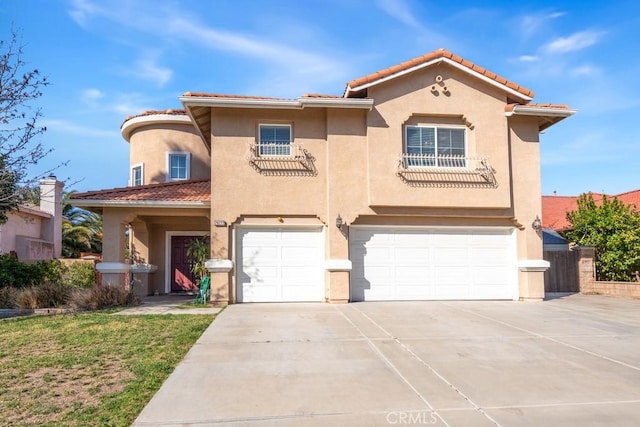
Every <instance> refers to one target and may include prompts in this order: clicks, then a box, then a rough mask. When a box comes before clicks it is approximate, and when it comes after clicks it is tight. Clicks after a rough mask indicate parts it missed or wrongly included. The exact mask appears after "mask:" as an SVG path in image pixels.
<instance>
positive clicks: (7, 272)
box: [0, 254, 63, 288]
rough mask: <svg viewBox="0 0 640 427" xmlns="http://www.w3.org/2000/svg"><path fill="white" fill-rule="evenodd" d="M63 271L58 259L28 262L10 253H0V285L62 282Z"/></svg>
mask: <svg viewBox="0 0 640 427" xmlns="http://www.w3.org/2000/svg"><path fill="white" fill-rule="evenodd" d="M62 271H63V268H62V265H61V264H60V261H57V260H52V261H37V262H34V263H26V262H21V261H19V260H18V259H17V258H16V257H14V256H11V255H10V254H0V287H7V286H11V287H14V288H26V287H28V286H36V285H40V284H42V283H60V281H61V278H62Z"/></svg>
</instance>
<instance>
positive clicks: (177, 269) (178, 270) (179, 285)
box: [171, 236, 208, 292]
mask: <svg viewBox="0 0 640 427" xmlns="http://www.w3.org/2000/svg"><path fill="white" fill-rule="evenodd" d="M200 237H201V236H171V292H188V291H194V290H197V289H198V287H197V286H196V278H195V276H194V275H193V273H192V272H191V262H190V261H189V257H188V256H187V248H188V247H189V245H190V244H191V242H192V241H193V240H194V239H197V238H200ZM207 240H208V238H207Z"/></svg>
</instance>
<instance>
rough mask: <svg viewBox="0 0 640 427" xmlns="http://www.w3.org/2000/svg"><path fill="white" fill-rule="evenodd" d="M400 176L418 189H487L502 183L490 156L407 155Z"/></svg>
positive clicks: (399, 170)
mask: <svg viewBox="0 0 640 427" xmlns="http://www.w3.org/2000/svg"><path fill="white" fill-rule="evenodd" d="M396 174H397V175H398V176H399V177H400V179H402V180H403V181H404V182H405V183H407V184H408V185H411V186H416V187H484V188H495V187H497V186H498V183H497V181H496V178H495V170H494V169H493V167H491V164H490V163H489V158H488V157H472V156H452V155H436V154H403V155H402V156H401V157H400V160H399V161H398V167H397V171H396Z"/></svg>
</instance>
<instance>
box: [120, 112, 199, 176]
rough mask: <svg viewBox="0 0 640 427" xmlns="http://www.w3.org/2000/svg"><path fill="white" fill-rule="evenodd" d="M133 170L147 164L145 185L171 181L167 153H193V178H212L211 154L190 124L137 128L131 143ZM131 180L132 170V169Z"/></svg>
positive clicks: (130, 151) (130, 164)
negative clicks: (134, 167)
mask: <svg viewBox="0 0 640 427" xmlns="http://www.w3.org/2000/svg"><path fill="white" fill-rule="evenodd" d="M129 145H130V148H129V169H131V167H133V166H134V165H139V164H143V169H144V173H143V175H144V176H143V180H144V184H153V183H159V182H167V181H168V177H167V153H168V152H170V151H177V152H189V153H191V165H190V168H191V174H190V178H191V179H208V178H209V173H210V169H211V166H210V157H209V153H208V151H207V149H206V147H205V145H204V143H203V142H202V139H201V138H200V135H199V134H198V133H197V131H196V130H195V128H194V127H193V125H191V124H190V123H185V124H179V123H171V124H167V123H156V124H149V125H145V126H141V127H138V128H136V129H135V130H134V131H133V132H132V134H131V137H130V140H129ZM129 179H131V170H129Z"/></svg>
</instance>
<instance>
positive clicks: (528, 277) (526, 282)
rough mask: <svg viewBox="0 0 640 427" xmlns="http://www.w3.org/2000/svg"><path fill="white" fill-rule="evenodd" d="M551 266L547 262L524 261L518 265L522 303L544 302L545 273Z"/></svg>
mask: <svg viewBox="0 0 640 427" xmlns="http://www.w3.org/2000/svg"><path fill="white" fill-rule="evenodd" d="M549 266H550V264H549V262H548V261H545V260H523V261H520V262H519V263H518V270H520V271H519V272H518V277H519V279H520V297H519V299H520V301H543V300H544V272H545V271H547V269H548V268H549Z"/></svg>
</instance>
